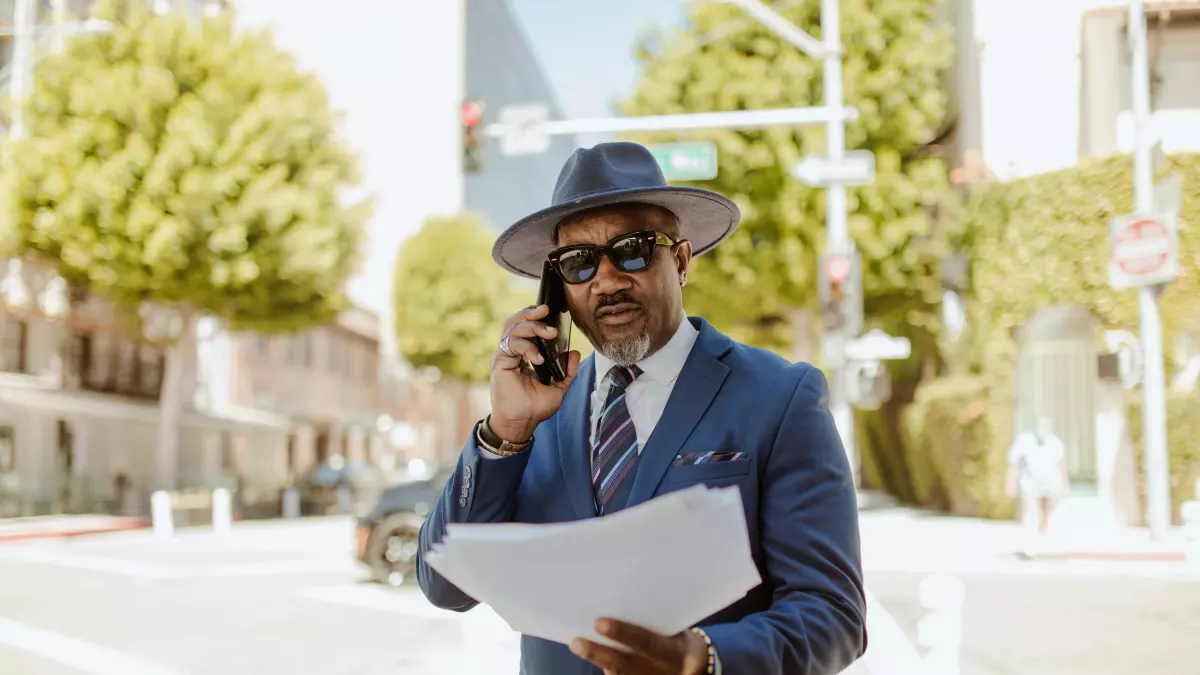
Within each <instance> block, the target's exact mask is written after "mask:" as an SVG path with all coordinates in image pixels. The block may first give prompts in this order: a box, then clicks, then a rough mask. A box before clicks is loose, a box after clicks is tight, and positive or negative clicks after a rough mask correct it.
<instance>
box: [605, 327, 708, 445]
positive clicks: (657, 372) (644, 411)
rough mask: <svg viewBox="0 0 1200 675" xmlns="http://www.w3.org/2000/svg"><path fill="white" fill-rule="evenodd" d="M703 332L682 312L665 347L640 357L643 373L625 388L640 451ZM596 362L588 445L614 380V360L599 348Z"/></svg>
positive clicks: (648, 438)
mask: <svg viewBox="0 0 1200 675" xmlns="http://www.w3.org/2000/svg"><path fill="white" fill-rule="evenodd" d="M699 335H700V332H699V331H697V330H696V328H695V326H693V325H692V324H691V323H690V322H689V321H688V320H687V316H686V315H685V316H683V317H682V318H681V319H680V321H679V328H677V329H675V334H674V335H672V336H671V339H670V340H668V341H667V344H665V345H663V347H662V349H660V350H658V351H656V352H654V353H653V354H651V355H650V356H647V357H646V358H644V359H642V360H641V361H638V363H637V366H638V368H641V369H642V374H641V375H638V378H637V379H636V380H634V381H633V382H631V383H630V384H629V387H627V388H626V390H625V405H626V407H628V408H629V417H630V419H631V421H632V422H633V430H634V431H635V432H637V444H638V454H639V455H640V454H641V452H642V448H644V447H646V441H648V440H650V434H651V432H653V431H654V427H655V426H657V425H658V420H659V418H661V417H662V414H663V410H665V409H666V407H667V399H669V398H670V397H671V391H673V390H674V389H675V380H677V379H679V373H680V372H681V371H682V370H683V364H684V362H685V361H687V357H688V354H690V353H692V346H693V345H695V344H696V338H697V337H699ZM593 360H594V361H595V364H596V386H595V388H594V389H592V401H591V404H592V405H591V408H592V417H591V426H590V427H589V429H590V431H589V432H588V447H589V448H591V447H592V445H594V443H595V438H596V425H597V424H599V423H600V413H602V412H604V403H605V400H606V399H607V398H608V390H609V389H611V388H612V387H611V383H610V382H609V381H608V378H607V377H606V376H607V375H608V371H609V369H610V368H612V367H613V366H614V365H615V364H614V363H613V362H612V361H611V360H610V359H609V358H608V357H606V356H604V355H603V354H601V353H600V352H596V355H595V357H594V359H593Z"/></svg>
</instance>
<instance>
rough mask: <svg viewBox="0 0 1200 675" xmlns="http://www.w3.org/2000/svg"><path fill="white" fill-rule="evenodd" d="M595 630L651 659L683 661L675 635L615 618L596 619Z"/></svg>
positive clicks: (680, 643)
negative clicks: (647, 628)
mask: <svg viewBox="0 0 1200 675" xmlns="http://www.w3.org/2000/svg"><path fill="white" fill-rule="evenodd" d="M596 632H597V633H600V634H601V635H603V636H604V637H606V638H610V639H612V640H614V641H616V642H620V643H621V644H623V645H625V646H626V647H629V649H630V650H631V651H633V652H634V653H635V654H640V655H642V656H644V657H646V658H648V659H650V660H651V661H655V662H657V663H663V664H676V663H682V661H683V656H684V654H683V651H682V647H683V643H682V642H681V641H680V640H678V639H676V638H675V637H672V636H667V635H660V634H659V633H655V632H654V631H650V630H646V629H645V628H642V627H641V626H635V625H633V624H631V623H626V622H624V621H617V620H616V619H599V620H597V621H596Z"/></svg>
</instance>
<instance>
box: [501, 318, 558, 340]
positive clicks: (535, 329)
mask: <svg viewBox="0 0 1200 675" xmlns="http://www.w3.org/2000/svg"><path fill="white" fill-rule="evenodd" d="M505 335H508V336H511V337H520V338H531V337H534V336H535V335H536V336H537V337H542V338H546V339H547V340H553V339H554V338H555V337H556V336H558V329H557V328H555V327H554V326H547V325H546V324H544V323H542V322H541V321H518V322H516V323H514V324H513V325H511V326H509V328H508V331H507V332H505Z"/></svg>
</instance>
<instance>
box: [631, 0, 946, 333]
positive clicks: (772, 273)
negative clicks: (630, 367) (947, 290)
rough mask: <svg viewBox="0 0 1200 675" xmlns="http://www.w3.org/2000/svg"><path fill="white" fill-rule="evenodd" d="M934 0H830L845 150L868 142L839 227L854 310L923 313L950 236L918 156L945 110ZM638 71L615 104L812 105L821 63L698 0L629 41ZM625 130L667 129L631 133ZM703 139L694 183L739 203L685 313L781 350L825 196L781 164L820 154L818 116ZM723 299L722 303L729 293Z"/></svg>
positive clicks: (933, 300)
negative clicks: (850, 265) (864, 168)
mask: <svg viewBox="0 0 1200 675" xmlns="http://www.w3.org/2000/svg"><path fill="white" fill-rule="evenodd" d="M939 4H940V3H939V1H938V0H852V1H849V2H843V3H842V22H843V31H842V43H843V45H844V46H845V49H846V57H845V100H846V103H847V104H848V105H852V106H855V107H856V108H857V109H858V110H859V113H860V117H859V119H858V121H856V122H853V123H851V124H849V125H848V126H847V130H846V141H847V146H848V147H849V148H862V149H868V150H871V151H873V152H874V153H875V156H876V162H877V177H876V180H875V182H874V184H873V185H870V186H866V187H861V188H855V189H852V190H851V191H850V195H849V203H850V220H849V228H850V233H851V235H852V237H853V238H854V240H855V241H856V242H857V244H858V247H859V248H860V250H862V252H863V259H864V274H865V276H866V278H865V281H864V294H865V305H866V313H867V317H868V320H873V322H874V323H876V324H878V325H882V326H884V327H887V328H895V329H898V328H899V327H901V326H904V325H909V326H918V327H921V326H927V325H930V324H932V323H933V322H934V321H935V320H936V316H937V305H938V302H939V300H940V290H941V289H940V285H939V278H938V275H937V267H938V261H939V260H940V258H941V257H942V255H943V254H944V253H945V252H947V250H948V244H949V242H950V241H951V240H952V238H953V235H954V234H955V232H954V228H953V227H952V226H951V225H950V223H951V222H953V221H952V219H951V218H948V217H944V216H946V215H948V213H947V208H948V207H949V206H950V205H951V204H952V203H953V202H952V199H951V195H950V193H949V189H948V187H949V183H948V175H947V170H946V167H945V165H944V163H943V162H942V161H941V160H939V159H936V158H935V157H931V156H930V155H931V154H934V153H932V152H931V150H930V146H931V145H932V144H935V142H936V141H938V139H939V136H940V134H941V132H942V131H943V130H944V129H945V128H946V126H945V125H943V122H944V117H945V115H946V100H947V97H946V94H945V93H944V92H943V90H942V87H941V83H942V78H943V76H944V75H945V74H946V72H947V71H948V69H949V67H950V65H951V63H952V59H953V53H952V47H953V46H952V42H951V38H950V34H949V31H948V27H946V26H941V25H939V23H938V21H937V19H936V12H937V11H938V5H939ZM777 10H778V11H779V12H780V13H781V14H782V15H783V16H784V17H785V18H787V19H788V20H790V21H792V22H793V23H795V24H796V25H798V26H799V27H801V28H803V29H805V30H807V31H808V32H809V33H810V34H813V35H819V34H820V27H819V26H820V2H819V0H802V1H800V2H794V3H790V4H789V3H783V4H782V5H780V6H779V7H777ZM637 57H638V59H639V61H640V62H641V65H642V74H641V80H640V82H639V84H638V86H637V89H636V92H635V94H634V96H633V97H632V98H631V99H630V100H628V101H625V102H624V103H623V104H621V106H620V107H621V109H622V111H623V112H624V113H625V114H628V115H649V114H668V113H687V112H708V111H720V110H740V109H767V108H783V107H805V106H819V105H822V98H821V97H822V81H821V63H820V61H818V60H815V59H813V58H811V57H809V56H806V55H804V54H802V53H801V52H799V51H798V50H797V49H796V48H795V47H793V46H792V45H790V44H788V43H785V42H783V41H781V40H780V39H779V38H778V37H777V36H776V35H775V34H773V33H772V32H770V31H769V30H768V29H766V28H765V27H763V26H761V25H760V24H758V23H757V22H755V21H753V20H752V19H750V18H748V17H747V16H746V15H745V13H744V12H742V10H740V9H739V8H737V7H735V6H732V5H728V4H718V3H697V5H696V6H694V7H692V8H691V9H690V10H689V13H688V23H687V26H686V28H684V29H682V30H680V31H678V32H676V33H674V34H670V35H665V34H661V33H660V34H651V35H648V36H647V37H646V38H644V39H643V40H642V42H641V44H640V45H639V47H638V52H637ZM635 137H636V140H642V141H662V140H675V139H677V138H678V136H677V135H675V134H637V135H635ZM691 137H692V138H696V139H707V140H711V141H713V142H714V143H716V145H717V148H718V154H719V158H720V167H719V168H720V174H719V175H718V176H717V177H716V178H715V179H714V180H712V181H709V182H706V183H705V184H703V186H704V187H710V188H712V189H715V190H717V191H719V192H722V193H724V194H726V195H729V196H730V197H731V198H733V199H734V200H735V201H737V202H738V204H739V206H740V207H741V208H742V212H743V221H742V227H741V228H740V230H739V231H738V232H737V233H736V234H735V235H734V236H733V237H732V238H730V240H728V241H727V242H726V243H724V244H722V245H721V247H720V248H718V249H717V250H715V251H714V252H713V253H711V254H709V255H706V256H705V257H703V258H700V259H698V260H697V268H696V273H695V274H694V277H693V278H694V281H693V283H691V284H689V285H688V294H687V295H688V297H687V305H688V307H689V310H690V311H693V312H696V313H699V314H704V315H705V316H708V317H709V318H710V319H711V320H713V321H714V322H715V323H716V324H717V325H719V326H721V327H722V328H724V329H725V330H728V331H730V332H732V333H733V334H735V335H736V336H738V337H740V338H742V339H745V340H748V341H751V342H755V343H758V344H760V345H762V346H766V347H770V348H775V349H784V348H786V347H787V346H788V345H789V344H790V342H791V330H790V328H789V326H788V324H789V322H790V319H791V316H792V314H793V312H794V310H795V309H796V308H800V307H807V306H811V305H812V304H813V302H814V300H815V297H814V296H815V293H814V289H815V288H816V281H815V266H816V265H815V261H816V256H817V254H818V253H819V252H820V251H821V250H822V248H823V247H824V241H825V225H824V223H825V193H824V191H823V190H815V189H811V188H808V187H806V186H804V185H803V184H801V183H799V182H798V181H796V180H794V179H792V178H791V177H790V172H791V168H792V166H794V165H795V163H796V162H797V161H799V159H800V158H801V157H803V156H804V155H806V154H808V153H823V152H824V151H825V136H824V127H821V126H812V127H804V128H772V129H766V130H759V131H731V130H715V131H705V132H696V133H694V134H693V135H692V136H691ZM732 298H736V299H737V301H736V302H731V301H730V300H731V299H732Z"/></svg>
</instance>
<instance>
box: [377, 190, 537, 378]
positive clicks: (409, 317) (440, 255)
mask: <svg viewBox="0 0 1200 675" xmlns="http://www.w3.org/2000/svg"><path fill="white" fill-rule="evenodd" d="M495 239H496V235H495V233H494V232H493V231H492V230H491V228H489V227H488V226H487V225H486V224H485V223H484V222H483V221H482V220H481V219H479V218H478V217H476V216H473V215H468V214H461V215H456V216H453V217H434V218H430V219H428V220H427V221H425V223H424V224H423V225H422V226H421V229H420V230H419V231H417V233H415V234H413V235H412V236H411V237H409V238H408V239H406V240H405V241H404V243H403V244H402V245H401V246H400V252H399V255H398V256H397V258H396V274H395V291H394V292H395V296H394V298H395V310H396V311H395V314H396V336H397V338H398V341H399V344H400V351H401V352H402V353H403V354H404V357H405V358H406V359H408V361H409V362H410V363H412V364H413V365H414V366H417V367H422V366H434V367H436V368H437V369H438V370H440V371H442V373H444V374H445V375H448V376H450V377H454V378H456V379H459V380H464V381H467V382H486V381H487V379H488V367H489V365H490V363H491V358H492V355H493V354H494V353H495V351H496V342H497V340H499V339H500V329H501V326H502V324H503V323H504V320H505V319H507V318H508V317H509V316H510V315H511V314H512V313H513V312H515V311H517V310H518V309H520V308H522V307H525V306H528V305H531V304H533V301H534V299H535V297H536V293H537V288H536V287H533V288H532V289H527V288H521V289H520V291H523V292H524V295H518V289H517V284H516V283H514V281H515V278H514V277H512V276H510V275H509V274H508V273H507V272H505V271H504V270H503V269H501V268H500V267H499V266H498V265H496V264H495V263H494V262H493V261H492V244H493V243H494V242H495ZM525 295H528V297H524V296H525Z"/></svg>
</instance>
